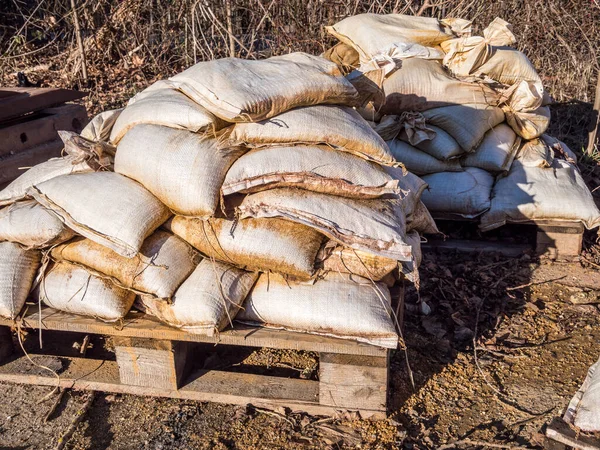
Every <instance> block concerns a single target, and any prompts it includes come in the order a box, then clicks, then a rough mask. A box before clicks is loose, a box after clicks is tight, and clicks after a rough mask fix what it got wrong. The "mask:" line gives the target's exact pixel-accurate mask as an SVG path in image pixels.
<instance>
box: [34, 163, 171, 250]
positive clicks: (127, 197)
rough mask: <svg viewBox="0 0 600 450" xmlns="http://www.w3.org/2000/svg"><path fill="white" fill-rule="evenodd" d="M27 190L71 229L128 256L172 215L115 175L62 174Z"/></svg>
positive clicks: (136, 185) (130, 182)
mask: <svg viewBox="0 0 600 450" xmlns="http://www.w3.org/2000/svg"><path fill="white" fill-rule="evenodd" d="M29 192H30V193H31V195H32V196H33V197H34V198H35V199H36V200H37V201H38V202H39V203H41V204H42V205H43V206H45V207H46V208H48V209H51V210H52V211H53V212H54V213H56V214H57V215H58V216H59V217H60V218H61V220H62V221H63V222H65V224H67V226H68V227H69V228H71V229H73V230H75V231H76V232H77V233H79V234H81V235H82V236H85V237H87V238H89V239H91V240H93V241H95V242H97V243H99V244H101V245H104V246H105V247H108V248H110V249H112V250H114V251H115V252H117V253H118V254H119V255H121V256H125V257H127V258H133V257H134V256H135V255H137V253H138V251H139V250H140V247H141V246H142V243H143V242H144V239H146V237H148V236H150V234H152V232H153V231H154V230H155V229H156V228H158V227H159V226H160V225H161V224H162V223H164V222H165V221H166V220H167V219H168V218H169V216H170V213H169V210H168V208H167V207H166V206H165V205H163V204H162V203H161V202H160V201H158V199H157V198H156V197H154V196H153V195H152V194H151V193H150V192H148V191H147V190H146V189H144V187H143V186H142V185H141V184H138V183H136V182H135V181H133V180H130V179H129V178H127V177H124V176H122V175H119V174H118V173H113V172H96V173H83V174H74V175H62V176H60V177H56V178H53V179H51V180H48V181H45V182H43V183H40V184H38V185H36V186H34V187H33V188H31V190H30V191H29Z"/></svg>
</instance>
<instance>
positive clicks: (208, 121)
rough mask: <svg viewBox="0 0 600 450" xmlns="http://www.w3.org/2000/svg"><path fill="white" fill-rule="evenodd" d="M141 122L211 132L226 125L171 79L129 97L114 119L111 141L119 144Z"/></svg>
mask: <svg viewBox="0 0 600 450" xmlns="http://www.w3.org/2000/svg"><path fill="white" fill-rule="evenodd" d="M142 124H146V125H162V126H164V127H170V128H177V129H180V130H188V131H192V132H194V133H200V132H207V133H208V134H210V133H214V132H215V131H218V130H220V129H221V128H223V127H224V126H226V125H227V124H226V123H225V122H223V121H222V120H221V119H218V118H217V117H216V116H214V115H213V114H211V113H210V112H208V111H207V110H206V109H204V108H203V107H202V106H200V105H199V104H198V103H196V102H194V101H193V100H192V99H191V98H189V97H187V96H186V95H185V94H183V93H182V92H180V91H178V90H177V89H176V87H175V86H174V85H173V83H172V82H170V81H168V80H161V81H157V82H156V83H154V84H153V85H152V86H150V87H149V88H147V89H145V90H143V91H142V92H140V93H139V94H137V95H136V96H135V97H133V98H132V99H131V100H129V103H127V107H126V108H125V109H124V110H123V112H122V113H121V115H120V116H119V118H118V119H117V121H116V122H115V125H114V127H113V129H112V132H111V135H110V140H111V142H112V143H113V144H115V145H117V144H118V143H119V142H120V141H121V139H122V138H123V136H125V133H127V132H128V131H129V130H131V129H132V128H133V127H135V126H136V125H142Z"/></svg>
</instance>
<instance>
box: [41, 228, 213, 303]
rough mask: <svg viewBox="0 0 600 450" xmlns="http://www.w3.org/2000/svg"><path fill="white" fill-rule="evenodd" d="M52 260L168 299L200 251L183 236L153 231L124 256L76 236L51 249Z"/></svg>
mask: <svg viewBox="0 0 600 450" xmlns="http://www.w3.org/2000/svg"><path fill="white" fill-rule="evenodd" d="M51 256H52V258H53V259H54V260H55V261H68V262H71V263H74V264H77V265H81V266H85V268H86V269H87V270H88V271H90V272H92V273H94V275H97V276H99V277H103V278H109V279H111V281H112V282H113V283H115V284H116V285H118V286H120V287H122V288H125V289H130V290H133V291H135V292H136V293H138V294H152V295H154V296H155V297H158V298H161V299H167V300H168V299H170V298H171V297H172V296H173V294H174V293H175V290H176V289H177V288H178V287H179V285H180V284H181V283H183V281H184V280H185V279H186V278H187V277H188V276H189V275H190V274H191V273H192V272H193V270H194V268H195V267H196V265H197V264H198V263H199V262H200V259H201V258H200V255H198V253H197V252H196V251H195V250H194V249H193V248H191V247H190V246H189V245H188V244H187V243H186V242H185V241H184V240H183V239H180V238H178V237H177V236H173V235H172V234H170V233H167V232H166V231H161V230H158V231H155V232H154V233H153V234H151V235H150V236H149V237H148V238H146V240H145V241H144V244H143V245H142V248H141V249H140V252H139V253H138V254H137V255H136V256H134V257H133V258H124V257H123V256H121V255H119V254H118V253H116V252H114V251H113V250H111V249H109V248H107V247H103V246H102V245H100V244H97V243H96V242H94V241H91V240H90V239H76V240H73V241H71V242H68V243H66V244H63V245H59V246H58V247H55V248H53V249H52V252H51Z"/></svg>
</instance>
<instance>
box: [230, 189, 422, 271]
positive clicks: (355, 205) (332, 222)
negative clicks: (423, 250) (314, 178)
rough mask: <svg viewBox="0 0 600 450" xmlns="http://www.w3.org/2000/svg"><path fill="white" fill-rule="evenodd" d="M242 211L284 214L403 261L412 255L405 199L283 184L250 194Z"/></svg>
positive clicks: (243, 213) (243, 214)
mask: <svg viewBox="0 0 600 450" xmlns="http://www.w3.org/2000/svg"><path fill="white" fill-rule="evenodd" d="M238 212H239V214H240V216H241V218H247V217H255V218H261V217H281V218H284V219H288V220H291V221H293V222H298V223H301V224H304V225H307V226H309V227H312V228H314V229H316V230H318V231H320V232H321V233H323V234H325V235H326V236H327V237H329V238H330V239H333V240H335V241H337V242H340V243H341V244H345V245H347V246H348V247H352V248H354V249H357V250H365V251H368V252H371V253H375V254H377V255H381V256H385V257H388V258H392V259H397V260H399V261H406V260H410V258H411V254H410V245H408V244H406V242H405V241H404V234H405V231H406V229H405V218H404V211H403V209H402V200H401V199H389V200H380V199H376V200H356V199H349V198H344V197H337V196H333V195H327V194H320V193H316V192H310V191H305V190H301V189H290V188H282V189H271V190H268V191H263V192H258V193H256V194H251V195H248V196H247V197H246V198H245V199H244V200H243V202H242V204H241V205H240V206H239V207H238Z"/></svg>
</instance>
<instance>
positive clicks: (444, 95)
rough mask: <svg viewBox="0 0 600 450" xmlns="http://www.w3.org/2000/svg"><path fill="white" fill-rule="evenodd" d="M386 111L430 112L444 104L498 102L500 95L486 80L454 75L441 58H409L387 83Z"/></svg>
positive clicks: (382, 107) (385, 84)
mask: <svg viewBox="0 0 600 450" xmlns="http://www.w3.org/2000/svg"><path fill="white" fill-rule="evenodd" d="M383 90H384V93H385V104H383V105H382V106H381V113H382V114H400V113H402V112H404V111H426V110H428V109H433V108H440V107H443V106H452V105H464V104H480V105H485V106H487V105H496V104H498V102H499V100H500V95H499V94H498V93H497V92H496V91H494V90H493V89H491V88H490V87H488V86H487V85H485V84H483V83H477V82H471V83H467V82H464V81H459V80H457V79H456V78H453V77H451V76H450V75H448V74H447V73H446V72H445V71H444V68H443V67H442V65H441V64H440V63H439V62H437V61H431V60H426V59H419V58H413V59H407V60H406V61H402V65H401V67H400V68H399V69H398V70H396V71H394V72H393V73H392V74H391V75H389V76H388V77H387V78H386V79H385V81H384V82H383Z"/></svg>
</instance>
